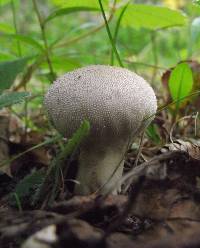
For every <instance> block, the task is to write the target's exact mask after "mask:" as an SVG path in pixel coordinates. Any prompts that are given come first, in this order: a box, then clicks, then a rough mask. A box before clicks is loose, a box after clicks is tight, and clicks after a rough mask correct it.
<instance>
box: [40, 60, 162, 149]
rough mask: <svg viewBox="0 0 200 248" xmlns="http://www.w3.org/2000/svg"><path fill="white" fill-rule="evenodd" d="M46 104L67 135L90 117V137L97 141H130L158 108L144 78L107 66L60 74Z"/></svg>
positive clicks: (50, 90) (55, 122)
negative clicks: (128, 139) (131, 136)
mask: <svg viewBox="0 0 200 248" xmlns="http://www.w3.org/2000/svg"><path fill="white" fill-rule="evenodd" d="M44 104H45V107H46V109H47V112H48V115H49V117H50V119H51V120H52V122H53V124H54V126H55V128H56V129H57V130H58V131H59V132H60V133H61V134H63V135H64V136H65V137H70V136H71V135H72V134H73V133H74V132H75V131H76V129H77V128H79V127H80V125H81V123H82V121H84V120H88V121H89V122H90V126H91V130H90V134H89V137H88V139H87V140H88V141H89V142H90V143H91V142H93V143H96V144H98V143H105V142H106V143H108V142H111V143H113V142H119V140H127V137H130V135H131V134H133V133H134V132H137V130H138V129H139V128H140V127H141V124H142V122H143V120H144V119H145V118H147V117H149V116H151V115H153V114H154V113H155V112H156V109H157V101H156V97H155V94H154V91H153V89H152V88H151V86H150V85H149V84H148V83H147V82H146V81H145V80H144V79H143V78H142V77H140V76H138V75H137V74H135V73H133V72H131V71H130V70H128V69H124V68H120V67H114V66H107V65H90V66H86V67H83V68H80V69H77V70H74V71H72V72H68V73H66V74H64V75H63V76H61V77H59V78H58V79H57V80H56V81H55V82H54V83H53V84H52V85H51V86H50V88H49V90H48V92H47V94H46V96H45V100H44ZM147 122H149V120H147V121H144V122H143V124H142V125H145V123H146V124H147ZM105 145H106V144H105Z"/></svg>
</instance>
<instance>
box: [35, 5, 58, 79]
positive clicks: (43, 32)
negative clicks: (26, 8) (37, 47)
mask: <svg viewBox="0 0 200 248" xmlns="http://www.w3.org/2000/svg"><path fill="white" fill-rule="evenodd" d="M32 2H33V6H34V9H35V12H36V15H37V18H38V21H39V24H40V29H41V33H42V39H43V42H44V47H45V51H46V60H47V63H48V66H49V71H50V73H51V76H52V79H53V80H54V79H55V73H54V71H53V66H52V63H51V59H50V53H49V47H48V43H47V38H46V33H45V25H44V22H43V20H42V16H41V14H40V12H39V9H38V6H37V0H32Z"/></svg>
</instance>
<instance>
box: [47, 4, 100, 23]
mask: <svg viewBox="0 0 200 248" xmlns="http://www.w3.org/2000/svg"><path fill="white" fill-rule="evenodd" d="M98 10H99V9H97V8H91V7H84V6H80V7H69V8H62V9H58V10H56V11H54V12H53V13H51V14H50V15H49V16H48V17H47V18H46V19H45V21H44V22H45V23H46V22H48V21H50V20H52V19H54V18H56V17H59V16H63V15H68V14H71V13H74V12H81V11H98Z"/></svg>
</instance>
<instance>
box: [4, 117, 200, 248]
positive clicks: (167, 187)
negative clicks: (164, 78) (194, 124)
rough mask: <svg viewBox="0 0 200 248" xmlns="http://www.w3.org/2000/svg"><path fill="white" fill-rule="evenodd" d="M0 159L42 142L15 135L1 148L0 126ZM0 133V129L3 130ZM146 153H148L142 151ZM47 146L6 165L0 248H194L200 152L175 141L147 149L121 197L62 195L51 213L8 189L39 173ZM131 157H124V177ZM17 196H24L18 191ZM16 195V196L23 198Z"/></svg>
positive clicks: (199, 241)
mask: <svg viewBox="0 0 200 248" xmlns="http://www.w3.org/2000/svg"><path fill="white" fill-rule="evenodd" d="M0 123H1V125H2V126H1V141H0V150H1V153H0V156H1V159H3V160H5V158H6V156H9V157H10V156H13V155H14V154H16V153H22V152H23V151H25V150H27V149H29V148H30V147H32V146H33V145H35V144H38V143H40V142H42V140H43V138H44V137H42V136H40V135H38V134H37V133H34V132H32V133H29V134H28V136H26V138H24V137H23V135H18V134H15V136H14V138H13V140H12V141H9V142H7V141H6V140H7V138H8V137H7V135H8V131H9V130H6V129H7V128H8V125H7V124H6V119H5V118H4V119H2V120H1V122H0ZM3 125H4V126H3ZM145 150H146V151H148V153H149V148H145V146H144V148H143V154H145ZM53 153H54V152H53V149H52V148H51V146H50V145H49V146H47V147H45V148H44V147H40V148H38V149H34V150H32V151H30V152H28V153H26V154H24V155H23V156H20V157H19V158H17V159H15V160H13V161H11V163H10V167H9V169H8V167H6V169H5V168H4V170H3V171H2V172H1V174H0V247H1V248H18V247H22V248H36V247H37V248H62V247H63V248H64V247H80V248H81V247H108V248H118V247H119V248H120V247H135V248H136V247H140V248H141V247H145V248H147V247H148V248H155V247H167V248H169V247H190V248H191V247H200V148H199V146H198V145H197V144H194V143H192V142H186V141H182V140H176V141H174V143H171V144H170V145H168V146H165V147H163V148H162V149H159V150H156V149H152V150H151V154H148V156H149V157H151V159H149V160H148V161H146V162H145V160H143V161H139V164H140V165H138V166H137V169H135V172H134V180H133V182H132V184H131V186H130V187H129V190H128V193H127V192H126V193H124V194H120V195H107V196H104V197H103V196H95V195H90V196H73V195H70V194H69V193H68V194H66V192H63V194H62V195H60V196H59V199H58V200H56V201H55V202H54V203H53V204H52V205H51V206H48V207H46V206H45V207H44V206H42V207H39V208H37V207H31V204H30V198H31V194H32V193H33V192H30V191H29V192H28V194H27V195H23V199H22V198H21V195H16V194H14V196H15V198H14V200H13V199H12V200H11V199H10V195H13V192H14V189H15V187H16V185H17V184H18V183H19V182H20V180H22V179H23V178H24V177H25V176H26V175H28V174H29V173H30V171H31V170H32V169H33V168H34V169H35V170H39V169H41V168H42V167H47V165H48V163H49V161H50V159H51V157H52V156H53V155H52V154H53ZM134 157H135V155H133V152H132V151H131V150H130V151H129V153H128V154H127V159H126V163H125V164H126V167H127V168H126V170H127V171H128V170H130V169H129V168H128V167H129V166H130V164H132V163H133V160H134ZM23 190H25V189H23ZM23 193H24V192H23Z"/></svg>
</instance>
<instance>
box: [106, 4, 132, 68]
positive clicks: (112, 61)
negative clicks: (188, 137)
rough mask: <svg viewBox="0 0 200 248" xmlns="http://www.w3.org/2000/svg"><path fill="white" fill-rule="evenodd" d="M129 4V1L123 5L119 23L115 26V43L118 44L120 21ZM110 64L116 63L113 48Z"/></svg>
mask: <svg viewBox="0 0 200 248" xmlns="http://www.w3.org/2000/svg"><path fill="white" fill-rule="evenodd" d="M128 5H129V2H128V3H127V4H126V5H125V6H124V7H123V9H122V11H121V13H120V16H119V18H118V19H117V23H116V27H115V32H114V36H113V41H114V44H115V46H116V41H117V36H118V33H119V27H120V23H121V20H122V17H123V15H124V13H125V11H126V9H127V7H128ZM110 64H111V65H113V64H114V51H113V49H112V51H111V59H110Z"/></svg>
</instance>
